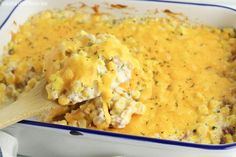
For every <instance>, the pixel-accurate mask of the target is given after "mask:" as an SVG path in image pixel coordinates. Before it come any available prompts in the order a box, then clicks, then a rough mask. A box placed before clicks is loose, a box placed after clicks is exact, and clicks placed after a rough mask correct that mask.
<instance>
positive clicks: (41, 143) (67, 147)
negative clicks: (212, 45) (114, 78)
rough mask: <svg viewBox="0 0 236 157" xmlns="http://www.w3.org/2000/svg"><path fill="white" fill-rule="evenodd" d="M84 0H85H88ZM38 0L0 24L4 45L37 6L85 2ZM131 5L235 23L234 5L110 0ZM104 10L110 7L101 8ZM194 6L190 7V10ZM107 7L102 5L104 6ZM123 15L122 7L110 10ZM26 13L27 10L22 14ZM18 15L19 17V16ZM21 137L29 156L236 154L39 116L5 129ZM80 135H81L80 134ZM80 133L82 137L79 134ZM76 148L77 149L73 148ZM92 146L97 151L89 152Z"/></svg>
mask: <svg viewBox="0 0 236 157" xmlns="http://www.w3.org/2000/svg"><path fill="white" fill-rule="evenodd" d="M83 2H84V1H83ZM102 2H103V1H93V2H89V1H88V2H85V3H86V4H88V5H91V6H92V5H95V4H99V5H101V6H102V5H103V4H104V3H102ZM27 3H28V4H34V3H36V1H30V0H29V1H27V0H26V1H20V3H18V4H17V5H16V6H15V7H14V9H13V11H12V12H11V14H10V15H9V16H8V17H7V19H6V20H5V22H4V23H3V24H2V25H1V32H0V33H1V36H2V37H3V38H4V39H6V40H1V41H0V47H1V49H2V48H3V46H4V45H6V43H7V42H8V41H9V40H10V32H11V31H15V30H17V27H16V26H15V25H14V24H13V22H14V21H15V23H17V24H22V23H23V22H24V21H25V20H26V19H27V18H28V17H29V16H31V15H32V14H34V13H37V12H38V11H41V10H44V9H51V8H63V7H64V6H65V5H66V4H68V3H72V4H74V5H76V4H80V3H78V1H73V0H72V1H70V2H68V1H64V0H60V1H57V3H56V4H55V1H46V0H45V1H41V3H40V4H41V5H32V7H28V5H27ZM109 3H112V4H114V3H119V4H123V5H128V6H131V8H134V9H130V10H126V11H128V13H129V14H135V15H143V14H145V12H146V11H147V10H154V9H158V10H166V9H168V10H171V11H173V12H177V13H179V12H181V13H183V14H185V15H187V16H188V18H189V19H190V21H194V22H197V23H202V24H207V25H214V26H218V27H227V26H230V27H232V26H234V24H235V21H234V18H235V10H234V9H231V8H228V7H223V6H217V5H206V4H193V3H181V2H174V3H173V2H161V1H160V2H159V1H157V2H151V1H150V2H149V1H147V2H144V1H139V2H137V1H122V2H121V1H110V2H109ZM101 9H104V11H105V8H103V7H101ZM189 10H191V12H189ZM102 11H103V10H102ZM106 11H109V12H111V13H112V14H116V15H118V14H119V15H120V16H122V14H121V12H120V11H118V10H115V9H114V10H106ZM23 12H24V13H23ZM19 15H21V16H20V18H19ZM4 130H5V131H7V132H8V133H11V134H13V135H14V136H16V137H17V138H18V139H19V143H20V154H23V155H29V156H78V155H80V156H95V155H96V156H111V155H124V156H145V155H146V156H173V155H175V156H193V157H194V156H203V157H204V156H206V157H210V156H226V157H227V156H229V157H230V156H235V150H234V146H235V144H225V145H200V144H190V143H183V142H176V141H169V140H159V139H153V138H146V137H138V136H130V135H122V134H116V133H108V132H103V131H94V130H89V129H80V128H74V127H67V126H60V125H53V124H46V123H41V122H35V121H29V120H27V121H22V122H20V123H19V124H16V125H14V126H11V127H8V128H6V129H4ZM76 135H78V137H75V136H76ZM79 135H80V136H79ZM72 148H73V149H72ZM90 150H92V151H90Z"/></svg>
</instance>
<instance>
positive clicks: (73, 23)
mask: <svg viewBox="0 0 236 157" xmlns="http://www.w3.org/2000/svg"><path fill="white" fill-rule="evenodd" d="M81 30H84V31H85V32H87V33H89V34H93V35H96V34H101V33H107V34H111V35H113V36H114V37H115V38H117V39H118V40H119V41H120V43H121V44H122V45H125V47H126V48H127V50H129V52H130V53H131V54H132V56H133V57H134V58H135V59H136V60H137V62H138V63H139V64H138V63H137V64H138V68H135V69H133V70H132V74H131V79H130V80H129V81H126V82H123V83H121V84H120V85H119V88H120V89H119V90H121V92H120V93H122V92H123V90H124V91H127V93H128V97H129V98H132V99H133V100H135V101H139V102H142V103H143V104H144V105H145V107H146V112H144V113H143V115H133V116H132V119H131V120H130V123H129V124H127V126H126V127H124V128H109V126H106V127H105V128H106V129H105V130H108V131H113V132H120V133H126V134H134V135H142V136H149V137H154V138H163V139H172V140H180V141H190V142H196V143H210V144H219V143H225V142H228V143H230V142H234V141H236V131H235V128H236V107H235V104H236V99H235V96H236V92H235V90H236V76H235V71H236V61H235V54H236V34H235V30H234V29H233V28H222V29H221V28H216V27H212V26H206V25H199V24H190V23H189V22H188V21H183V20H180V19H178V18H174V17H167V18H148V17H143V18H135V17H133V18H123V19H115V18H114V17H111V16H109V15H106V14H97V13H96V14H87V13H82V12H81V11H80V10H72V11H71V10H62V11H56V10H54V11H44V12H41V13H40V14H37V15H35V16H33V17H32V18H31V19H29V20H28V21H27V22H26V23H25V24H23V25H22V26H20V29H19V31H18V32H17V33H14V34H13V35H12V40H11V42H10V43H9V44H8V48H7V50H8V54H7V55H5V56H4V57H3V59H2V65H1V66H0V81H1V83H0V95H1V99H2V95H3V96H4V97H5V96H6V97H11V98H12V97H15V98H16V97H17V96H18V95H19V93H21V92H23V91H24V90H28V89H30V87H32V86H33V85H34V82H35V81H36V80H39V79H40V78H41V77H42V74H43V73H44V72H43V71H44V70H43V69H44V68H43V67H44V65H43V62H44V61H45V60H47V58H48V57H46V58H45V56H47V55H45V54H47V52H49V51H53V49H54V48H55V47H56V46H57V45H59V44H61V43H63V42H64V41H65V40H67V39H70V38H74V36H75V35H76V34H78V32H81ZM85 42H86V41H85ZM76 46H77V45H76V44H74V45H71V48H72V49H73V48H76ZM104 46H105V47H106V48H107V49H106V51H104V53H103V55H104V56H106V57H108V58H109V57H110V55H114V53H115V54H116V53H121V54H119V56H120V57H121V58H123V59H125V60H127V61H130V60H129V59H128V58H127V56H122V51H120V50H119V47H118V48H117V46H116V43H115V42H113V41H111V43H109V42H108V43H106V45H103V46H101V47H96V48H95V50H99V48H102V47H104ZM58 60H60V58H59V59H58ZM58 60H56V61H58ZM74 62H75V65H77V66H76V67H74ZM91 62H92V64H93V65H97V64H98V63H97V62H96V61H95V62H94V61H93V59H91V60H87V61H85V60H84V59H83V56H78V58H74V59H72V58H71V60H68V62H67V63H66V64H67V66H66V67H67V68H66V69H63V71H62V72H60V76H61V75H63V77H62V78H63V79H62V80H57V81H58V82H60V81H61V82H63V81H65V80H67V79H68V80H70V79H71V77H72V76H73V77H74V75H75V76H76V77H77V78H79V79H81V80H83V81H85V82H86V81H91V79H90V77H91V76H92V78H93V77H94V66H92V65H91ZM77 63H79V64H80V65H81V66H82V67H83V65H86V66H85V67H86V69H81V68H79V67H80V65H78V64H77ZM133 64H134V63H133ZM135 64H136V63H135ZM49 66H50V65H49ZM111 66H112V65H111ZM87 69H90V70H87ZM45 70H46V71H47V72H48V71H53V67H52V68H50V67H48V68H46V69H45ZM70 70H71V71H72V72H71V71H70ZM77 71H78V73H77ZM47 72H46V73H47ZM51 73H52V72H50V73H49V75H50V74H51ZM70 75H72V76H70ZM95 77H96V76H95ZM109 78H110V76H107V77H104V82H109ZM50 79H51V80H55V77H53V76H51V78H49V80H50ZM87 83H88V84H90V83H89V82H87ZM108 84H110V83H108ZM90 85H91V84H90ZM104 85H106V83H105V84H104ZM58 89H59V90H60V89H62V87H61V86H60V87H58ZM117 93H118V94H117V96H118V97H119V96H120V95H122V94H119V91H118V92H117ZM63 100H64V99H62V100H61V103H66V104H67V103H68V102H64V101H63ZM118 100H120V98H119V99H114V101H118ZM2 101H4V100H2ZM97 101H99V100H97ZM98 104H101V103H98ZM112 104H116V103H115V102H114V103H112ZM120 104H122V103H120ZM99 107H100V109H103V110H104V111H105V110H106V111H108V109H107V108H106V107H107V106H99ZM104 107H105V109H104ZM117 107H119V105H118V106H116V107H114V111H113V112H114V113H116V110H118V109H115V108H117ZM67 108H68V107H67ZM94 108H96V105H94V102H90V101H89V102H86V103H85V105H81V106H80V107H78V108H74V107H72V108H71V110H70V111H68V110H66V111H65V112H64V113H63V114H62V113H61V112H60V115H62V116H61V117H62V118H60V119H57V120H56V119H53V118H52V119H51V122H54V123H59V124H64V125H72V126H80V127H88V128H95V129H96V128H98V129H104V127H96V126H97V125H96V124H97V122H99V120H98V121H96V120H94V119H91V115H92V114H88V113H90V111H95V110H94ZM52 112H53V111H52ZM127 112H131V111H127ZM93 114H94V115H99V114H101V112H98V110H96V112H94V113H93ZM103 114H104V115H103V117H104V116H105V117H106V115H107V113H103ZM121 117H122V116H121ZM110 120H111V119H110ZM88 124H89V125H88ZM112 124H114V126H115V125H116V124H115V123H112Z"/></svg>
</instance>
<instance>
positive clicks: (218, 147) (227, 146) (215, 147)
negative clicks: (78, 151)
mask: <svg viewBox="0 0 236 157" xmlns="http://www.w3.org/2000/svg"><path fill="white" fill-rule="evenodd" d="M24 1H25V0H21V1H19V2H18V3H17V4H16V5H15V6H14V8H13V9H12V11H11V12H10V13H9V15H8V16H7V17H6V19H5V20H4V22H3V23H2V24H1V25H0V30H1V29H2V28H3V26H4V25H5V23H6V22H7V21H8V19H9V18H10V17H11V15H12V14H13V12H14V11H15V10H16V8H17V7H18V6H19V5H20V4H21V3H22V2H24ZM143 1H153V2H158V3H172V4H183V5H194V6H207V7H217V8H223V9H228V10H231V11H235V12H236V9H233V8H230V7H226V6H221V5H215V4H205V3H192V2H179V1H178V2H177V1H175V2H173V1H165V0H143ZM19 123H21V124H26V125H32V126H39V127H46V128H53V129H61V130H68V131H79V132H82V133H83V132H84V133H88V134H95V135H102V136H110V137H115V138H123V139H127V140H136V141H143V142H152V143H160V144H168V145H175V146H183V147H191V148H198V149H207V150H226V149H233V148H236V143H233V144H223V145H209V144H208V145H207V144H196V143H187V142H181V141H171V140H165V139H156V138H149V137H142V136H134V135H126V134H120V133H114V132H106V131H99V130H92V129H84V128H76V127H71V126H63V125H57V124H49V123H42V122H36V121H31V120H23V121H21V122H19Z"/></svg>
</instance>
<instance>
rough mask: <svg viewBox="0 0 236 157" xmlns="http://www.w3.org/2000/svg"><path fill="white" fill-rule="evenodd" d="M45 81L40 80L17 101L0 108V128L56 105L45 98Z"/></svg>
mask: <svg viewBox="0 0 236 157" xmlns="http://www.w3.org/2000/svg"><path fill="white" fill-rule="evenodd" d="M44 87H45V82H40V83H39V84H38V85H37V86H36V87H35V88H33V89H32V90H31V91H30V92H28V93H25V94H23V95H21V96H20V97H19V98H18V100H17V101H15V102H14V103H12V104H9V105H7V106H6V107H4V108H2V109H1V110H0V128H4V127H7V126H9V125H12V124H14V123H16V122H18V121H21V120H23V119H27V118H30V117H33V116H36V115H39V114H40V113H42V112H44V111H46V110H49V109H50V108H53V107H55V106H57V104H56V103H55V102H52V101H49V100H48V99H47V96H46V95H47V94H46V91H45V89H44Z"/></svg>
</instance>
